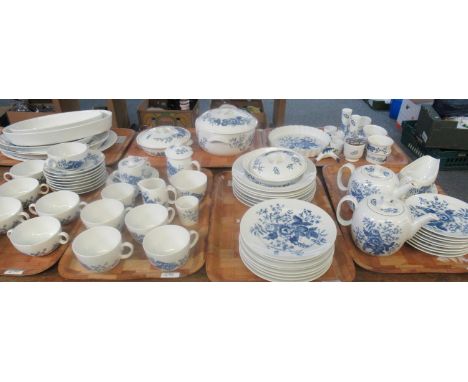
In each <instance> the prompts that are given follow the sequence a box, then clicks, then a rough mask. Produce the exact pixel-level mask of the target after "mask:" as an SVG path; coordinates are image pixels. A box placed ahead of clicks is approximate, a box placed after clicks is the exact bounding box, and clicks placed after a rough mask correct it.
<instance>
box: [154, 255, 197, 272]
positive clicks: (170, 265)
mask: <svg viewBox="0 0 468 382" xmlns="http://www.w3.org/2000/svg"><path fill="white" fill-rule="evenodd" d="M148 260H149V262H150V263H151V264H153V265H154V266H155V267H156V268H159V269H162V270H163V271H174V270H176V269H177V268H179V267H181V266H182V265H184V264H185V263H186V262H187V260H188V255H187V256H186V257H184V258H182V259H180V260H179V261H176V262H174V263H165V262H162V261H159V260H154V259H152V258H151V257H148Z"/></svg>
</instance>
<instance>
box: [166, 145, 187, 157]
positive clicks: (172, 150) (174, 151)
mask: <svg viewBox="0 0 468 382" xmlns="http://www.w3.org/2000/svg"><path fill="white" fill-rule="evenodd" d="M165 153H166V157H167V158H170V159H186V158H190V157H191V156H192V155H193V150H192V148H191V147H190V146H171V147H168V148H167V149H166V151H165Z"/></svg>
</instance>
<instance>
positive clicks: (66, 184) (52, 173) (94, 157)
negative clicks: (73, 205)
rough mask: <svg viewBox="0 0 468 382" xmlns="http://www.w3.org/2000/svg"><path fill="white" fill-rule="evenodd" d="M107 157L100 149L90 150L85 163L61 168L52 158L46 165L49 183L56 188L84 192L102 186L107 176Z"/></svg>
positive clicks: (78, 192) (45, 169)
mask: <svg viewBox="0 0 468 382" xmlns="http://www.w3.org/2000/svg"><path fill="white" fill-rule="evenodd" d="M104 159H105V157H104V154H102V153H101V152H99V151H96V150H89V151H88V153H87V155H86V158H85V159H84V160H83V163H82V164H81V165H79V166H78V167H73V168H70V169H64V168H59V167H58V166H57V165H56V163H55V162H54V161H53V160H51V159H50V158H49V159H47V160H46V162H45V165H44V175H45V178H46V181H47V184H48V185H49V186H50V187H51V188H52V189H53V190H54V191H58V190H68V191H73V192H76V193H77V194H84V193H87V192H91V191H94V190H96V189H98V188H99V187H101V186H102V185H103V184H104V183H105V181H106V178H107V171H106V164H105V160H104Z"/></svg>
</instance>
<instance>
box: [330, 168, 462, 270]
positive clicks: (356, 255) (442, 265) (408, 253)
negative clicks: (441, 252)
mask: <svg viewBox="0 0 468 382" xmlns="http://www.w3.org/2000/svg"><path fill="white" fill-rule="evenodd" d="M386 167H388V168H390V169H391V170H393V171H395V172H398V171H399V170H400V169H401V167H402V166H390V165H389V166H386ZM339 168H340V166H336V165H335V166H326V167H324V168H323V176H324V178H325V183H326V185H327V189H328V192H329V194H330V197H331V200H332V203H333V208H334V209H335V210H336V207H337V205H338V203H339V201H340V199H341V198H342V197H343V196H344V195H345V192H342V191H340V190H339V188H338V186H337V183H336V174H337V172H338V170H339ZM347 173H349V172H347ZM438 188H439V192H441V193H443V191H442V190H441V188H440V187H438ZM342 212H343V215H344V216H343V217H345V218H349V217H350V216H351V210H350V208H349V206H348V205H347V204H346V205H343V211H342ZM340 228H341V231H342V232H343V234H344V235H345V236H346V237H347V238H348V240H351V241H352V237H351V227H350V226H347V227H343V226H341V225H340ZM349 254H350V255H351V257H352V258H353V260H354V262H355V263H356V264H358V265H359V266H360V267H362V268H364V269H367V270H369V271H373V272H380V273H468V255H467V256H463V257H458V258H451V259H449V258H446V257H437V256H432V255H429V254H427V253H424V252H422V251H419V250H417V249H416V248H413V247H411V246H410V245H408V244H404V245H403V247H402V248H401V249H400V250H399V251H398V252H397V253H395V254H393V255H391V256H371V255H367V254H365V253H364V252H361V251H360V250H359V249H358V248H357V247H356V246H355V245H354V243H353V250H352V251H350V253H349Z"/></svg>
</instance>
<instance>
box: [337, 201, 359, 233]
mask: <svg viewBox="0 0 468 382" xmlns="http://www.w3.org/2000/svg"><path fill="white" fill-rule="evenodd" d="M344 202H351V203H353V205H354V210H356V207H357V205H358V201H357V199H356V198H355V197H354V196H352V195H346V196H343V197H342V198H341V200H340V202H339V203H338V206H337V207H336V217H337V219H338V222H339V223H340V224H341V225H343V226H347V225H350V224H351V221H352V220H353V219H352V218H351V219H349V220H346V219H343V218H342V217H341V205H342V204H343V203H344Z"/></svg>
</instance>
